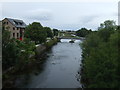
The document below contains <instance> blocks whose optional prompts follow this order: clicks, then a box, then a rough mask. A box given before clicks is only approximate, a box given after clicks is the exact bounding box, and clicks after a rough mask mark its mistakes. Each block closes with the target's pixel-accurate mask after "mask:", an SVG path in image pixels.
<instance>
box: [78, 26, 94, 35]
mask: <svg viewBox="0 0 120 90" xmlns="http://www.w3.org/2000/svg"><path fill="white" fill-rule="evenodd" d="M90 32H92V31H91V30H87V29H86V28H81V29H80V30H78V31H76V35H77V36H80V37H85V36H86V35H88V34H90Z"/></svg>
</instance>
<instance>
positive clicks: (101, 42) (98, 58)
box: [81, 21, 120, 88]
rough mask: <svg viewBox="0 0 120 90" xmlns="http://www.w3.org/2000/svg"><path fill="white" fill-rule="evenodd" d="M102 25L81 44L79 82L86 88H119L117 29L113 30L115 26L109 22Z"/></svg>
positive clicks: (119, 39)
mask: <svg viewBox="0 0 120 90" xmlns="http://www.w3.org/2000/svg"><path fill="white" fill-rule="evenodd" d="M105 22H106V21H105ZM102 25H103V26H101V27H102V28H100V29H99V31H97V32H94V33H91V34H89V35H88V36H87V37H86V40H85V41H84V42H83V44H82V50H83V54H82V63H83V65H82V70H81V71H82V79H81V81H82V82H83V83H84V85H85V87H88V88H101V87H102V88H115V87H120V86H119V84H120V73H119V68H120V60H119V59H120V56H119V53H120V52H119V51H120V50H119V49H120V48H119V46H120V32H119V27H118V28H113V27H114V26H115V27H116V25H115V24H111V22H110V21H109V22H107V23H105V24H102ZM111 25H113V26H112V28H111ZM116 29H117V30H116Z"/></svg>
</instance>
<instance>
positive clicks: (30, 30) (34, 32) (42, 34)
mask: <svg viewBox="0 0 120 90" xmlns="http://www.w3.org/2000/svg"><path fill="white" fill-rule="evenodd" d="M25 37H26V38H30V40H32V41H35V43H36V44H37V43H43V42H45V41H46V37H47V34H46V31H45V30H44V29H43V27H42V25H41V24H40V23H38V22H33V23H32V24H29V25H28V26H27V27H26V29H25Z"/></svg>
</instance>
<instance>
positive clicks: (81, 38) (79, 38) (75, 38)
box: [58, 37, 85, 40]
mask: <svg viewBox="0 0 120 90" xmlns="http://www.w3.org/2000/svg"><path fill="white" fill-rule="evenodd" d="M58 39H73V40H85V38H83V37H58Z"/></svg>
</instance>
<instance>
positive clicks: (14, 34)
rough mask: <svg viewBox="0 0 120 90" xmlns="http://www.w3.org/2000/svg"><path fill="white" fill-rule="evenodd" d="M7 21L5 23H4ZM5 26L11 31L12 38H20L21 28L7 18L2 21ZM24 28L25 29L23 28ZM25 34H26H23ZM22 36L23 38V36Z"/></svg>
mask: <svg viewBox="0 0 120 90" xmlns="http://www.w3.org/2000/svg"><path fill="white" fill-rule="evenodd" d="M4 22H5V23H4ZM2 23H3V26H4V27H5V30H8V31H10V32H11V35H10V38H16V39H20V28H17V27H15V26H14V25H13V24H12V23H11V22H9V21H8V20H7V19H4V20H3V21H2ZM23 30H24V29H23ZM23 36H24V35H23ZM23 36H22V38H23Z"/></svg>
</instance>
